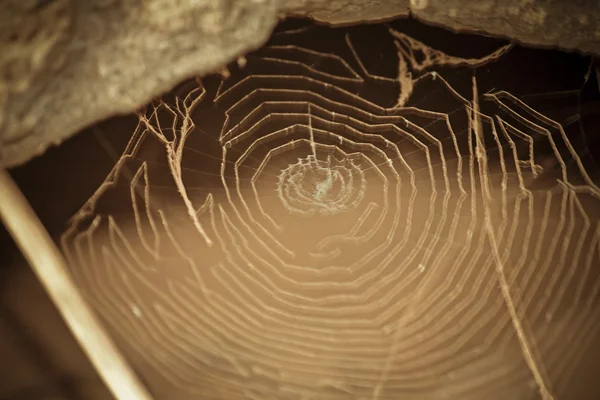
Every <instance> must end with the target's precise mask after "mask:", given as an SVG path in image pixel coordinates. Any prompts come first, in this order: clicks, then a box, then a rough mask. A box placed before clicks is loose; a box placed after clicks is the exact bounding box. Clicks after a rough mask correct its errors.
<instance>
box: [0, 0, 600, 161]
mask: <svg viewBox="0 0 600 400" xmlns="http://www.w3.org/2000/svg"><path fill="white" fill-rule="evenodd" d="M409 12H411V13H412V14H413V15H415V16H416V17H417V18H419V19H421V20H423V21H425V22H431V23H435V24H440V25H443V26H446V27H449V28H451V29H460V30H474V31H482V32H487V33H489V34H493V35H501V36H507V37H511V38H514V39H516V40H518V41H520V42H523V43H527V44H531V45H543V46H558V47H561V48H564V49H569V50H579V51H583V52H589V53H593V54H600V27H598V26H597V24H596V22H595V21H598V20H599V19H600V3H598V2H596V1H595V0H571V1H561V0H546V1H543V2H542V1H541V0H506V1H501V0H471V1H467V0H411V1H409V0H368V1H364V0H175V1H173V0H87V1H77V0H5V1H2V2H0V48H2V53H1V54H0V166H15V165H18V164H21V163H23V162H26V161H27V160H29V159H30V158H32V157H34V156H35V155H37V154H40V153H42V152H43V151H45V150H46V149H47V148H48V147H49V146H50V145H52V144H57V143H60V142H61V141H63V140H65V139H66V138H68V137H69V136H71V135H73V134H74V133H76V132H78V131H80V130H81V129H83V128H84V127H86V126H88V125H90V124H92V123H94V122H96V121H99V120H101V119H104V118H107V117H110V116H113V115H116V114H125V113H130V112H132V111H134V110H135V109H137V108H138V107H140V106H141V105H143V104H145V103H147V102H148V101H149V100H150V99H151V98H153V97H155V96H157V95H159V94H161V93H163V92H165V91H168V90H169V89H171V88H172V87H173V86H174V85H176V84H177V83H178V82H180V81H182V80H184V79H186V78H189V77H191V76H194V75H200V74H205V73H208V72H213V71H215V70H218V69H219V68H220V67H221V66H223V65H224V64H226V63H228V62H230V61H232V60H235V59H236V58H237V57H239V56H241V55H243V54H244V53H246V52H249V51H251V50H253V49H255V48H257V47H259V46H260V45H262V44H263V43H264V42H265V41H266V40H267V38H268V37H269V35H270V33H271V32H272V30H273V28H274V27H275V25H276V23H277V21H278V20H279V19H280V18H282V17H285V16H287V15H293V16H300V15H303V16H308V17H309V18H312V19H314V20H315V21H318V22H321V23H327V24H332V25H346V24H352V23H358V22H364V21H380V20H384V19H390V18H394V17H399V16H407V15H408V14H409Z"/></svg>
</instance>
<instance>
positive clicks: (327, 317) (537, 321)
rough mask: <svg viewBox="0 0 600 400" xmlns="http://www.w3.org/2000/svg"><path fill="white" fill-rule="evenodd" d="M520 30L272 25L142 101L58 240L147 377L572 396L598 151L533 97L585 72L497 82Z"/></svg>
mask: <svg viewBox="0 0 600 400" xmlns="http://www.w3.org/2000/svg"><path fill="white" fill-rule="evenodd" d="M361 29H366V30H367V33H369V34H372V35H373V36H371V38H372V37H375V38H377V40H376V41H373V40H372V39H371V41H369V40H364V39H360V37H361V35H360V33H364V32H362V31H361ZM363 36H365V35H363ZM511 52H515V49H514V48H513V46H511V45H504V44H499V45H495V46H494V47H493V48H490V49H489V51H485V52H483V53H482V54H479V55H464V56H460V55H456V54H450V53H447V52H445V51H443V50H441V49H436V48H433V47H431V46H430V45H428V44H426V43H425V42H424V41H422V40H420V39H417V38H414V37H412V36H411V35H410V34H408V33H406V32H403V31H402V24H401V23H399V24H396V25H394V24H392V25H391V26H388V25H378V26H373V27H368V28H344V29H330V28H324V27H314V26H309V25H307V26H305V27H303V28H300V29H294V30H291V29H290V30H285V29H281V30H279V31H278V32H277V33H275V34H274V36H273V37H272V39H271V41H270V42H269V43H268V44H267V45H266V46H265V47H263V48H262V49H259V50H257V51H256V52H254V53H252V54H249V55H248V56H247V57H246V61H245V62H244V63H238V65H231V66H230V67H229V68H228V70H226V71H225V72H223V73H222V74H219V75H214V76H208V77H205V78H202V79H194V80H191V81H189V82H185V83H183V84H182V85H180V86H179V87H178V88H176V89H175V90H174V91H173V93H171V94H169V95H165V96H164V97H163V98H161V99H157V100H155V101H153V102H152V103H151V104H149V105H148V106H147V107H145V109H143V110H141V111H140V112H139V115H138V119H139V124H138V127H137V129H136V131H135V132H134V133H133V135H132V138H131V141H130V143H129V145H128V147H127V149H126V151H125V152H124V154H123V155H122V157H121V158H120V159H119V160H118V162H117V164H116V165H115V168H114V169H113V171H112V172H111V174H110V175H109V176H108V177H107V179H106V181H105V182H104V183H103V184H102V185H101V187H100V188H99V189H98V191H97V192H96V193H95V195H94V196H93V197H92V198H91V199H90V200H89V201H88V202H87V203H86V204H85V206H84V207H83V208H82V209H81V211H80V212H79V213H78V214H76V215H75V216H74V218H73V219H72V221H71V224H70V226H69V228H68V229H67V231H66V232H65V234H64V235H63V237H62V239H61V240H62V245H63V250H64V252H65V254H66V256H67V258H68V260H69V263H70V267H71V272H72V274H73V277H74V279H75V280H76V281H77V283H78V284H79V285H80V286H81V287H82V288H83V290H84V292H85V294H86V296H87V298H88V299H89V301H90V303H91V304H93V306H94V307H95V308H96V310H97V311H98V313H99V314H100V316H101V317H102V318H103V319H104V320H105V321H106V324H107V325H108V326H109V327H110V329H111V331H112V332H113V333H114V335H115V337H116V338H117V340H118V341H119V343H121V344H122V347H123V348H124V349H125V351H126V354H127V355H128V358H129V359H130V360H131V361H132V363H133V364H134V366H135V367H136V368H137V369H139V370H142V371H145V372H143V374H144V376H145V377H151V378H152V379H147V380H148V381H149V384H150V387H151V389H152V390H153V391H154V392H155V393H157V395H158V396H159V398H162V397H160V396H161V395H162V396H164V397H165V398H170V397H172V396H173V393H175V392H173V391H176V393H177V396H176V397H177V398H179V399H188V398H189V399H196V398H198V399H199V398H202V399H265V398H272V399H275V398H277V399H304V400H306V399H350V398H351V399H399V398H411V399H432V400H436V399H449V398H452V399H455V398H461V399H481V398H494V399H495V398H498V399H505V398H511V399H532V398H543V399H551V398H553V399H561V398H569V387H570V386H569V385H570V384H571V383H572V382H573V380H574V379H576V378H577V376H575V375H576V371H577V369H576V368H577V366H578V365H581V364H582V363H583V362H584V360H586V351H588V350H589V349H590V347H591V346H592V345H593V343H598V342H597V338H598V329H599V328H600V323H598V321H599V320H598V316H599V312H598V311H599V307H600V303H599V302H598V299H599V294H598V291H599V290H600V276H599V272H600V271H598V265H600V224H599V220H598V212H597V210H598V201H599V198H600V197H599V194H600V190H599V188H598V186H597V184H596V182H598V176H599V175H598V167H597V165H596V164H595V163H594V160H593V158H591V157H590V154H589V151H587V147H586V142H585V138H586V136H585V134H584V131H583V129H582V128H581V126H580V125H578V124H577V123H575V122H576V119H577V118H576V116H577V115H580V111H581V110H580V109H576V110H575V112H574V113H572V114H571V115H569V117H571V119H569V118H567V119H564V118H563V119H561V120H557V119H553V117H552V116H549V115H546V114H544V112H543V111H544V110H549V111H551V113H552V112H554V113H555V114H556V115H558V111H560V110H564V109H565V108H564V107H563V103H562V102H564V101H566V100H567V99H571V100H572V99H577V98H578V96H579V95H580V92H581V88H577V89H575V90H563V91H560V92H554V93H553V94H539V93H537V94H535V95H531V96H518V95H515V94H512V93H511V91H509V90H504V89H499V88H496V87H495V86H490V80H491V81H492V82H493V78H490V77H493V76H494V74H497V73H499V72H498V71H501V70H506V66H505V65H504V64H503V62H509V61H510V56H511ZM513 61H514V60H513ZM390 66H391V67H390ZM588 78H589V74H588V75H587V78H586V80H587V79H588ZM584 83H585V82H584ZM584 83H582V85H583V84H584ZM486 85H487V86H486ZM482 86H485V87H486V89H482ZM536 105H537V107H538V108H536ZM557 110H558V111H557ZM578 112H579V114H578ZM572 116H575V119H573V118H572Z"/></svg>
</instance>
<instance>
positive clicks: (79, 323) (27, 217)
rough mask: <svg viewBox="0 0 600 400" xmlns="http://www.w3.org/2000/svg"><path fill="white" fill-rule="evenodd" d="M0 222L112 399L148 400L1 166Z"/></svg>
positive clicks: (60, 257) (37, 219) (148, 397)
mask: <svg viewBox="0 0 600 400" xmlns="http://www.w3.org/2000/svg"><path fill="white" fill-rule="evenodd" d="M0 219H1V220H2V222H3V223H4V225H5V226H6V228H7V229H8V231H9V232H10V234H11V235H12V237H13V239H14V240H15V242H16V243H17V245H18V246H19V248H20V249H21V252H22V253H23V255H24V256H25V258H26V259H27V261H28V262H29V265H30V266H31V268H32V269H33V271H34V272H35V274H36V275H37V277H38V279H39V280H40V281H41V283H42V285H43V286H44V288H45V290H46V292H47V293H48V294H49V295H50V298H51V299H52V301H53V302H54V304H55V306H56V308H57V309H58V311H59V312H60V314H61V315H62V317H63V319H64V320H65V322H66V324H67V326H68V327H69V329H70V330H71V332H72V333H73V335H74V336H75V339H76V340H77V341H78V342H79V345H80V346H81V347H82V348H83V351H84V352H85V354H86V355H87V357H88V358H89V359H90V361H91V362H92V365H93V366H94V368H95V369H96V371H97V372H98V374H99V375H100V377H101V378H102V380H103V381H104V382H105V384H106V385H107V386H108V388H109V390H110V391H111V392H112V394H113V396H114V397H115V399H116V400H152V396H151V395H150V393H149V392H148V390H147V389H146V388H145V387H144V386H143V385H142V383H141V382H140V381H139V379H138V377H137V376H136V375H135V373H134V372H133V370H132V369H131V367H130V366H129V365H128V364H127V362H126V361H125V359H124V358H123V356H122V355H121V354H120V353H119V351H118V350H117V347H116V346H115V345H114V343H113V342H112V341H111V339H110V337H109V336H108V334H107V333H106V332H105V330H104V329H103V327H102V325H101V324H100V322H99V321H98V319H97V318H96V317H95V315H94V314H93V313H92V311H91V309H90V308H89V306H88V305H87V303H86V302H85V300H84V299H83V297H82V296H81V294H80V293H79V291H78V290H77V287H76V286H75V284H74V282H73V281H72V279H71V277H70V276H69V274H68V272H67V270H66V262H65V259H64V258H63V256H62V254H61V253H60V251H59V250H58V248H57V247H56V245H55V244H54V242H53V241H52V239H51V237H50V235H49V234H48V232H47V231H46V229H45V228H44V226H43V225H42V223H41V222H40V220H39V218H38V217H37V215H36V214H35V212H34V211H33V209H32V208H31V206H30V205H29V202H28V201H27V199H26V198H25V196H24V195H23V193H22V192H21V190H20V189H19V187H18V186H17V185H16V183H15V182H14V181H13V179H12V177H11V176H10V175H9V173H8V172H7V171H6V170H4V169H1V168H0Z"/></svg>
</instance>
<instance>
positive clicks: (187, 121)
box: [138, 85, 213, 247]
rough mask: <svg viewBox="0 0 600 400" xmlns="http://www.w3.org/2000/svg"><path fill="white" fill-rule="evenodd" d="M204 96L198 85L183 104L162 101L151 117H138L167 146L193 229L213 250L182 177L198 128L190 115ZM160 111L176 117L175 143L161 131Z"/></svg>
mask: <svg viewBox="0 0 600 400" xmlns="http://www.w3.org/2000/svg"><path fill="white" fill-rule="evenodd" d="M205 94H206V90H205V89H204V87H203V86H200V85H198V87H196V88H195V89H193V90H192V91H190V92H189V93H188V94H187V95H186V97H185V98H184V99H183V100H181V99H180V98H179V97H176V99H175V102H176V105H175V107H173V106H171V105H169V104H168V103H166V102H165V101H163V100H160V101H159V104H158V105H153V106H152V112H151V115H150V117H148V116H147V115H146V113H145V111H142V112H140V113H139V114H138V117H139V118H140V121H141V122H142V123H143V124H144V127H145V129H147V130H148V131H149V132H151V133H152V134H154V136H155V137H156V138H157V139H159V140H160V141H161V142H162V143H163V144H164V146H165V150H166V152H167V158H168V160H169V161H168V162H169V167H170V169H171V172H172V174H173V179H174V181H175V185H176V187H177V190H178V192H179V193H180V194H181V198H182V199H183V201H184V203H185V207H186V209H187V212H188V215H189V216H190V218H191V219H192V221H193V222H194V226H195V227H196V229H197V230H198V233H199V234H200V235H201V236H202V238H203V239H204V241H205V242H206V244H207V245H208V246H209V247H210V246H212V244H213V242H212V240H211V239H210V237H209V236H208V234H207V233H206V231H205V230H204V227H203V226H202V224H201V223H200V220H199V219H198V215H197V213H196V211H195V210H194V206H193V204H192V202H191V200H190V198H189V196H188V194H187V189H186V187H185V184H184V183H183V176H182V171H181V167H182V159H183V150H184V148H185V141H186V139H187V138H188V136H189V135H190V133H191V132H192V131H193V130H194V128H195V123H194V121H193V120H192V115H191V114H192V112H193V110H194V108H195V107H196V105H197V104H198V103H199V102H200V101H201V100H202V98H203V97H204V96H205ZM159 109H164V110H166V111H168V112H169V113H170V114H172V116H173V124H172V127H171V129H172V134H173V139H172V140H169V139H167V137H166V136H165V134H164V133H163V130H162V127H161V125H160V119H159V116H158V111H159ZM152 120H154V121H155V122H154V123H153V122H152Z"/></svg>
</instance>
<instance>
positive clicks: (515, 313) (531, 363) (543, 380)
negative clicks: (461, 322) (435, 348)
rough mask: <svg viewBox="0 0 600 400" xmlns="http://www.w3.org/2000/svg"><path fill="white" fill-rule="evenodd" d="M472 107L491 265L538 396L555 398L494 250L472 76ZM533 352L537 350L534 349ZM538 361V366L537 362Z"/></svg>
mask: <svg viewBox="0 0 600 400" xmlns="http://www.w3.org/2000/svg"><path fill="white" fill-rule="evenodd" d="M472 82H473V108H472V110H471V115H472V119H471V121H472V122H471V124H472V125H471V126H472V128H473V134H474V136H475V139H476V143H477V144H476V146H475V149H476V159H477V163H478V166H479V172H480V173H479V176H480V180H481V186H482V187H483V188H484V192H485V193H484V195H485V200H484V202H483V204H484V206H483V210H484V226H485V230H486V231H487V235H488V238H489V242H490V247H491V250H492V255H493V257H494V265H495V267H496V271H497V273H498V280H499V284H500V290H501V292H502V296H503V297H504V301H505V303H506V308H507V309H508V312H509V314H510V319H511V321H512V324H513V326H514V329H515V332H516V334H517V337H518V339H519V344H520V346H521V350H522V351H523V356H524V358H525V362H526V363H527V365H528V367H529V369H530V371H531V373H532V375H533V377H534V379H535V382H536V384H537V385H538V387H539V390H540V393H541V395H542V398H543V400H555V397H554V396H553V395H552V393H551V391H550V388H549V387H548V384H549V379H548V378H547V376H545V375H546V374H545V372H544V369H543V366H542V365H541V364H539V362H538V361H536V358H537V357H536V356H535V354H534V352H535V350H534V344H533V342H532V341H531V340H530V339H529V338H528V337H527V335H526V334H525V330H524V328H523V321H522V320H523V318H522V317H521V316H520V315H519V310H518V308H517V305H516V304H515V300H514V299H513V297H514V295H513V294H511V290H510V287H509V286H508V281H507V279H506V273H505V272H504V266H503V262H502V258H501V256H500V252H499V251H498V244H497V241H496V237H495V234H494V227H493V226H492V222H491V211H490V202H491V200H492V197H491V194H490V189H489V180H488V167H487V158H486V156H485V153H484V151H483V149H484V144H483V138H482V135H483V133H482V131H481V119H480V117H479V92H478V90H477V81H476V78H475V76H473V81H472ZM535 353H537V352H535ZM538 364H539V365H538Z"/></svg>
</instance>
